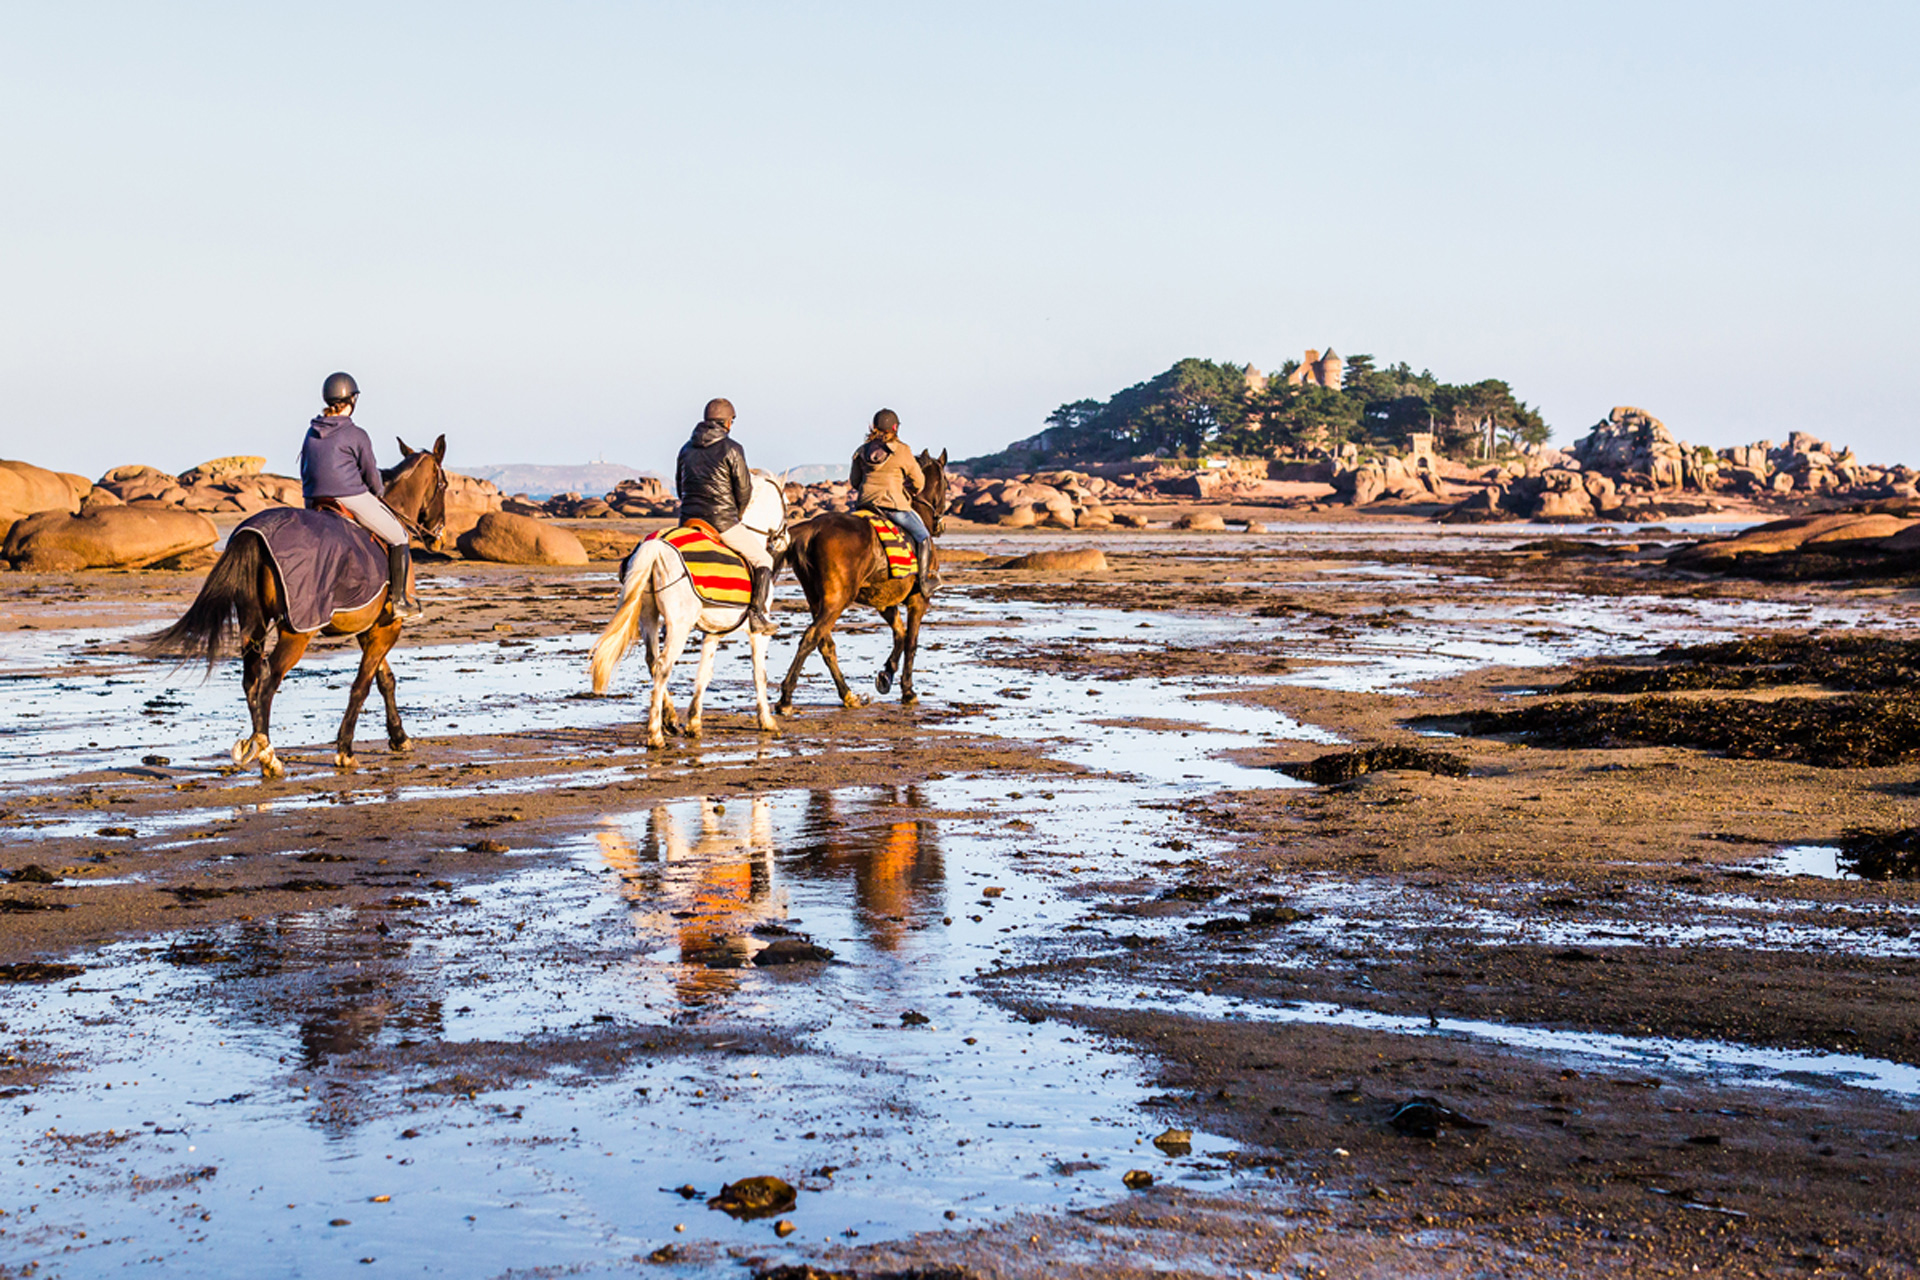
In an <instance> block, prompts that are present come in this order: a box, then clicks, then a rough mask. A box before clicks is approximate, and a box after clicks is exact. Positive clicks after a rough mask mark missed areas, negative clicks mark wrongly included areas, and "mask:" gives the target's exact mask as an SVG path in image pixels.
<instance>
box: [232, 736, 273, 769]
mask: <svg viewBox="0 0 1920 1280" xmlns="http://www.w3.org/2000/svg"><path fill="white" fill-rule="evenodd" d="M266 749H267V742H266V739H265V738H262V737H261V736H260V735H259V734H257V733H256V734H254V735H253V736H252V737H248V738H241V739H240V740H239V741H237V742H235V743H234V744H233V762H234V763H235V764H252V763H253V762H254V761H255V760H258V759H259V758H260V753H261V751H263V750H266Z"/></svg>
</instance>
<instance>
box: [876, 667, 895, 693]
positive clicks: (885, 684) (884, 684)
mask: <svg viewBox="0 0 1920 1280" xmlns="http://www.w3.org/2000/svg"><path fill="white" fill-rule="evenodd" d="M873 687H874V688H875V689H878V690H879V691H880V692H881V693H883V694H884V693H888V692H891V691H892V689H893V672H891V671H882V672H881V673H880V674H879V675H877V676H875V677H874V678H873Z"/></svg>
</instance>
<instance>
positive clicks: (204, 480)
mask: <svg viewBox="0 0 1920 1280" xmlns="http://www.w3.org/2000/svg"><path fill="white" fill-rule="evenodd" d="M266 469H267V460H266V459H265V458H257V457H253V456H251V455H247V454H234V455H232V456H230V457H226V458H214V459H212V460H211V461H209V462H203V463H201V464H200V465H199V466H197V467H195V468H194V469H193V470H191V471H183V472H181V473H180V483H181V484H182V485H184V486H186V487H187V488H192V487H193V486H194V485H196V484H209V483H212V482H213V481H216V480H230V479H233V478H235V477H238V476H251V475H258V474H259V473H260V472H262V471H265V470H266Z"/></svg>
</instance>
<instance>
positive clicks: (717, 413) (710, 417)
mask: <svg viewBox="0 0 1920 1280" xmlns="http://www.w3.org/2000/svg"><path fill="white" fill-rule="evenodd" d="M705 420H706V421H708V422H732V421H733V401H731V400H722V399H713V400H709V401H707V412H706V416H705Z"/></svg>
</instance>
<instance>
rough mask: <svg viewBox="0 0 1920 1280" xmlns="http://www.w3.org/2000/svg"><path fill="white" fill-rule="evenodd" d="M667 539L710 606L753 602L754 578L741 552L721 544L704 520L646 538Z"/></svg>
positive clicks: (717, 535)
mask: <svg viewBox="0 0 1920 1280" xmlns="http://www.w3.org/2000/svg"><path fill="white" fill-rule="evenodd" d="M655 538H660V539H663V540H665V542H666V543H667V545H668V546H670V547H672V548H673V549H674V550H675V551H678V552H679V553H680V558H681V559H682V560H684V561H686V564H687V576H688V577H689V578H692V579H693V589H694V591H695V592H696V593H697V594H698V595H699V597H700V598H701V599H702V600H705V601H706V602H707V603H708V604H723V605H740V606H745V605H746V604H747V602H748V601H750V600H752V599H753V575H752V573H750V572H749V571H748V569H747V562H746V561H745V560H744V559H743V558H741V556H740V553H739V552H737V551H735V550H733V549H732V548H731V547H729V546H727V544H726V543H724V542H722V541H720V535H719V534H718V533H716V532H714V530H713V527H712V526H711V525H709V524H707V523H705V522H704V521H700V520H693V521H689V522H688V523H686V524H683V525H676V526H674V527H673V528H671V529H660V530H656V531H655V532H653V533H650V534H648V535H647V541H648V542H651V541H653V540H654V539H655Z"/></svg>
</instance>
